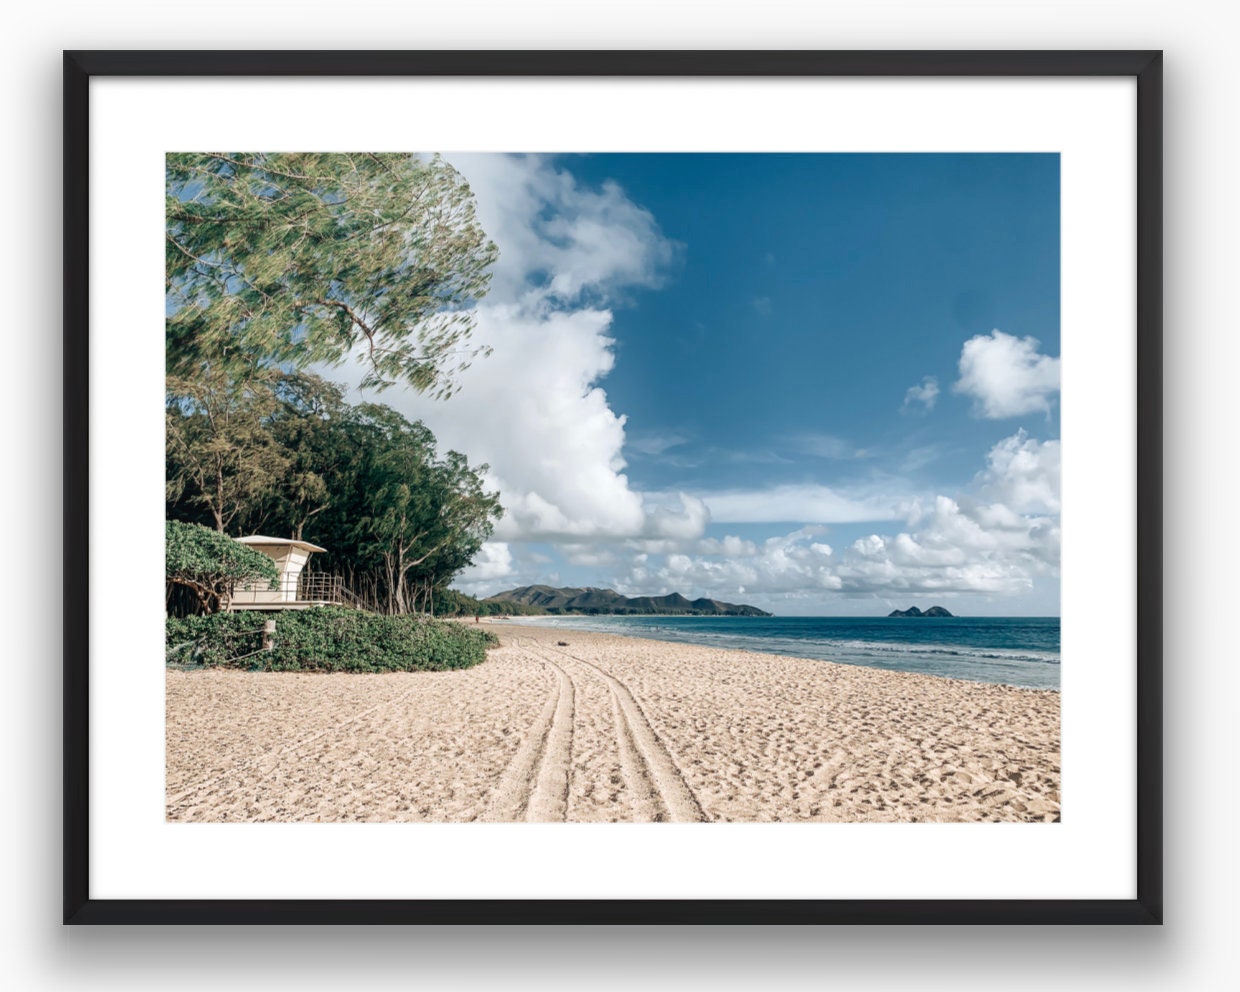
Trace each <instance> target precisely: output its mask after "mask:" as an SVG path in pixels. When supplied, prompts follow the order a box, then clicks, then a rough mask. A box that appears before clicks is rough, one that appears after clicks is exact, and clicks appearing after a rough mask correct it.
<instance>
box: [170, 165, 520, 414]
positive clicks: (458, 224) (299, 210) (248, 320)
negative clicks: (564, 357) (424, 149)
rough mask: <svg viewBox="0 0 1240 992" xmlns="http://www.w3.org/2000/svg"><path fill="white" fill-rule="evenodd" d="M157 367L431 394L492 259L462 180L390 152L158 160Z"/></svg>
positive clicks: (463, 346)
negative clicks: (347, 377) (163, 314)
mask: <svg viewBox="0 0 1240 992" xmlns="http://www.w3.org/2000/svg"><path fill="white" fill-rule="evenodd" d="M165 180H166V189H167V194H166V205H165V212H166V222H167V232H166V245H165V248H166V252H165V259H166V271H167V285H166V298H167V303H166V311H167V313H168V316H167V347H168V372H169V374H170V375H175V376H180V377H183V378H192V377H196V376H197V375H198V374H199V371H200V370H201V369H202V368H203V367H204V365H205V364H206V363H208V362H211V361H217V362H218V361H231V360H234V359H237V358H238V357H241V358H242V359H243V360H244V361H251V362H258V363H259V364H262V365H267V366H273V365H274V366H281V367H293V368H304V367H305V366H306V365H308V364H310V363H329V364H338V363H340V362H341V361H343V360H344V359H345V358H346V357H347V356H348V355H349V354H350V353H351V352H352V351H353V350H354V349H357V350H358V351H359V352H360V353H361V354H362V355H364V356H365V359H366V361H367V364H368V373H367V376H366V384H367V385H372V386H384V385H390V384H391V383H393V382H396V381H403V382H405V383H407V384H409V385H412V386H413V387H414V388H416V389H418V390H419V391H429V392H430V393H431V394H432V395H434V396H447V395H449V394H450V393H451V392H452V391H453V390H454V388H455V375H456V373H458V372H459V371H461V370H462V369H464V368H466V367H467V366H468V364H469V362H470V361H471V360H472V359H473V358H474V357H475V356H477V355H478V354H480V353H485V351H486V349H485V348H476V347H475V348H471V347H469V345H468V338H469V336H470V334H471V332H472V329H473V324H474V315H473V307H474V303H475V302H476V301H477V300H478V299H479V298H480V297H482V296H483V295H485V293H486V291H487V289H488V286H489V283H490V278H491V277H490V267H491V265H492V264H493V263H494V261H495V259H496V257H497V251H496V248H495V246H494V244H492V243H491V242H489V241H488V240H487V238H486V235H485V234H484V232H483V230H482V228H481V227H480V226H479V225H478V222H477V220H476V217H475V213H474V199H473V194H472V193H471V192H470V189H469V186H468V185H467V184H466V182H465V180H464V179H463V178H462V176H461V175H460V174H459V173H458V172H456V171H455V170H454V169H453V168H452V167H451V166H450V165H448V164H447V163H446V162H444V161H443V160H442V159H440V158H438V157H435V158H433V159H431V160H429V161H425V160H422V159H419V158H415V157H413V156H410V155H401V154H371V153H350V154H259V153H210V154H181V153H177V154H169V155H168V156H167V158H166V161H165Z"/></svg>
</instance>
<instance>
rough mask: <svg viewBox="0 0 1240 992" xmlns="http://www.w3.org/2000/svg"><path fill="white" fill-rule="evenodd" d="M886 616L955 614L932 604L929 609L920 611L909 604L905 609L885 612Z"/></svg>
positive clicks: (945, 615)
mask: <svg viewBox="0 0 1240 992" xmlns="http://www.w3.org/2000/svg"><path fill="white" fill-rule="evenodd" d="M887 616H888V617H950V616H955V614H954V613H948V612H947V611H946V610H945V609H943V607H941V606H932V607H930V609H928V610H926V612H925V613H922V612H921V610H919V609H917V607H916V606H910V607H909V608H908V609H907V610H892V611H891V612H890V613H888V614H887Z"/></svg>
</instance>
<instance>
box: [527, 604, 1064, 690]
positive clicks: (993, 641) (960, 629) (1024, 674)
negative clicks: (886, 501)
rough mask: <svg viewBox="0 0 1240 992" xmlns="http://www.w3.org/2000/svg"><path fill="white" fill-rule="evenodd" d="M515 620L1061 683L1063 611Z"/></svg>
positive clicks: (972, 676) (1047, 685)
mask: <svg viewBox="0 0 1240 992" xmlns="http://www.w3.org/2000/svg"><path fill="white" fill-rule="evenodd" d="M513 622H514V623H522V624H533V625H535V626H539V627H556V628H561V629H564V630H573V629H576V630H593V631H599V632H602V633H607V634H624V635H626V636H629V637H646V638H650V639H652V640H657V641H678V642H681V643H685V644H702V645H706V646H708V647H716V648H735V649H740V650H743V651H767V652H770V653H772V654H786V655H793V656H795V657H798V658H819V659H822V660H824V661H837V662H841V663H842V664H845V665H864V666H866V667H869V668H885V669H889V670H893V671H898V672H919V673H921V674H923V675H938V676H942V677H945V678H953V679H969V680H971V681H974V682H998V683H1001V684H1003V685H1016V686H1024V687H1027V688H1033V689H1058V688H1059V618H1058V617H950V618H949V617H942V618H934V619H898V618H894V617H893V618H885V617H884V618H878V617H656V616H642V617H607V616H601V617H598V616H593V617H523V618H521V619H519V620H514V621H513Z"/></svg>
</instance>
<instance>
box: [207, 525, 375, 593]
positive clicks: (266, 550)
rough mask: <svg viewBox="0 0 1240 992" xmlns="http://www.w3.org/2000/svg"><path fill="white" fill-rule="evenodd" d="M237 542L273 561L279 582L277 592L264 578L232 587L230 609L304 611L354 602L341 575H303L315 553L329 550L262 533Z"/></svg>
mask: <svg viewBox="0 0 1240 992" xmlns="http://www.w3.org/2000/svg"><path fill="white" fill-rule="evenodd" d="M234 540H236V541H237V542H238V543H239V544H244V545H246V546H247V547H251V548H253V549H254V550H255V551H259V552H261V553H262V554H265V555H266V556H267V557H268V558H270V559H271V560H272V561H274V562H275V563H276V571H277V572H278V573H279V579H278V581H277V582H276V588H274V589H272V588H270V586H269V584H268V583H267V582H265V581H263V580H261V579H259V580H255V581H254V582H246V583H238V584H237V585H236V586H235V587H234V588H233V591H232V597H231V598H230V600H229V603H228V609H229V610H234V611H235V610H304V609H307V608H308V607H311V606H330V605H332V604H345V603H346V602H351V600H352V597H350V596H349V595H348V593H347V591H346V590H345V588H344V580H343V579H342V578H341V577H340V576H338V575H323V574H316V573H306V574H304V575H303V574H302V570H303V569H304V568H305V567H306V562H308V561H309V560H310V556H311V555H312V554H314V553H315V552H316V551H320V552H322V551H326V550H327V549H326V548H320V547H319V546H318V545H317V544H311V543H310V542H309V541H299V540H296V539H294V538H285V537H264V536H263V535H261V534H255V535H253V536H252V537H238V538H234Z"/></svg>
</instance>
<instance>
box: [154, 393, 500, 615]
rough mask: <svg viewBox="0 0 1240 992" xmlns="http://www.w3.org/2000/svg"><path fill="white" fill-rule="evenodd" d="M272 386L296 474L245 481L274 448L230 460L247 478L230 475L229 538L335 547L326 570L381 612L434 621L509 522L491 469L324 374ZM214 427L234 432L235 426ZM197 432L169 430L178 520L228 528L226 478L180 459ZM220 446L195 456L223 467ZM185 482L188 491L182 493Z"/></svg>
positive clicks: (320, 561) (269, 421)
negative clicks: (219, 488)
mask: <svg viewBox="0 0 1240 992" xmlns="http://www.w3.org/2000/svg"><path fill="white" fill-rule="evenodd" d="M268 381H269V385H270V389H271V391H272V392H271V396H272V397H273V401H272V402H273V405H272V406H271V408H270V412H269V413H268V414H267V415H265V417H264V418H263V419H262V421H261V424H260V425H259V427H261V431H262V434H263V436H264V437H266V438H267V439H268V440H269V442H270V444H271V445H272V446H273V447H274V450H275V452H276V453H277V454H278V455H279V457H280V458H281V459H282V465H283V466H284V467H283V469H282V470H281V472H280V474H279V475H278V477H275V478H274V479H271V480H269V482H264V481H263V480H265V479H266V476H265V475H264V473H263V471H262V470H261V468H260V467H257V466H254V467H253V468H252V470H251V471H248V472H247V471H241V469H242V467H243V466H246V465H252V464H253V462H254V461H255V460H257V459H259V457H260V455H261V454H262V452H263V451H265V450H266V449H265V448H264V447H262V446H257V445H250V446H249V447H248V448H247V451H248V454H246V455H244V456H242V455H241V454H238V453H235V452H234V453H232V454H227V455H226V457H229V458H233V459H234V462H232V463H230V464H233V465H235V466H236V469H237V471H236V472H235V473H234V472H233V470H232V469H231V468H230V469H228V470H227V471H223V470H222V471H221V473H220V474H219V476H218V478H222V479H223V480H224V481H223V485H224V487H225V496H226V500H225V501H224V502H226V503H227V506H226V508H225V511H224V517H225V518H226V519H227V520H228V521H229V523H228V526H229V528H230V529H232V530H233V531H234V532H236V533H256V532H263V533H270V534H281V535H283V534H287V535H290V536H292V537H297V538H303V539H306V540H309V541H312V542H314V543H315V544H319V545H321V546H322V547H325V548H326V549H327V553H326V554H321V555H318V556H316V557H315V559H313V565H314V567H315V568H316V569H319V570H325V571H329V572H334V573H336V574H339V575H343V576H344V577H345V580H346V584H347V585H348V586H349V587H350V588H351V589H352V590H353V591H354V592H355V593H356V594H358V595H359V596H360V597H361V599H362V601H363V602H364V603H365V605H367V606H368V607H370V608H372V609H375V610H378V611H380V612H385V613H408V612H412V611H415V610H422V611H424V612H426V611H433V604H432V601H431V596H432V593H433V590H435V589H439V588H445V587H446V586H447V585H448V583H449V582H451V581H452V579H453V578H455V576H456V575H458V574H459V573H460V571H461V570H462V569H463V568H465V566H466V565H468V564H469V563H470V561H471V560H472V559H473V557H474V555H475V554H477V552H478V549H479V548H480V547H481V546H482V543H483V541H485V540H486V539H487V538H488V537H489V536H490V534H491V531H492V528H493V527H494V524H495V521H496V520H497V519H499V517H500V515H501V513H502V512H503V511H502V509H501V507H500V505H499V501H498V498H497V495H496V494H495V493H490V492H487V491H485V490H484V488H483V483H482V477H481V474H482V473H483V472H485V471H486V466H485V465H479V466H471V465H470V464H469V463H468V461H467V460H466V459H465V457H464V456H463V455H461V454H459V453H457V452H453V451H450V452H448V453H447V454H445V455H443V456H440V455H439V454H438V453H437V451H436V445H435V437H434V435H433V434H432V433H431V432H430V431H429V430H428V429H427V428H426V427H425V426H424V425H423V424H421V423H419V422H411V421H409V420H406V419H405V418H404V417H402V416H401V415H400V414H399V413H397V412H396V411H395V410H392V409H390V408H388V407H386V406H381V405H378V404H373V403H365V404H361V405H359V406H351V405H349V404H348V403H346V402H344V399H343V397H342V395H341V392H340V390H339V389H338V388H337V387H335V386H333V385H331V384H330V383H327V382H324V381H323V380H322V379H319V378H318V377H316V376H311V375H306V374H283V375H280V376H278V377H271V378H270V379H269V380H268ZM185 409H186V406H185V405H184V404H181V403H170V404H169V412H168V417H169V422H170V425H172V424H174V423H177V422H178V420H188V419H190V418H192V417H197V416H199V415H198V414H187V413H185ZM202 419H203V422H204V423H206V422H207V421H208V420H209V421H210V422H211V423H214V424H223V423H225V418H223V417H213V418H206V417H203V418H202ZM242 419H243V418H242ZM203 430H204V432H205V430H206V429H205V427H204V428H203ZM257 430H258V429H257V428H256V429H255V430H253V431H251V432H250V434H249V437H251V439H252V438H254V437H255V436H256V434H257ZM189 433H190V430H189V428H188V427H185V426H181V425H180V424H178V425H177V426H176V428H175V430H174V427H173V426H170V427H169V439H170V441H169V445H170V454H169V460H168V477H169V488H168V496H169V501H168V505H167V513H168V516H170V517H174V518H181V519H187V520H200V521H202V522H204V523H207V524H213V525H214V524H218V522H219V520H220V515H219V514H217V513H216V509H217V508H218V507H219V506H221V505H224V503H221V501H218V500H215V498H214V495H213V494H214V492H215V491H216V489H215V486H216V482H213V481H212V480H213V478H215V477H214V476H212V474H211V473H210V472H208V473H206V481H205V482H204V483H202V484H199V483H198V482H197V481H196V480H197V478H198V475H197V474H195V473H196V470H195V471H193V472H191V471H190V469H189V468H187V467H186V466H189V465H190V463H191V454H185V455H184V456H183V457H181V458H180V459H179V460H177V459H174V458H173V455H172V453H171V452H172V448H171V445H172V441H171V439H172V438H173V436H174V434H175V436H177V437H184V436H188V435H189ZM212 443H213V442H210V441H209V439H204V440H203V441H202V445H203V446H204V447H206V448H208V449H209V450H207V451H205V452H204V453H202V454H201V455H193V456H192V457H194V458H199V459H200V460H201V461H203V462H205V463H206V464H208V465H210V464H214V463H213V462H212V461H211V458H213V457H214V456H213V455H212V453H211V445H212ZM224 447H225V449H226V450H231V449H227V446H224ZM242 447H244V446H242ZM220 457H225V456H223V455H222V456H220ZM267 463H268V464H270V459H268V460H267ZM183 476H184V477H187V478H188V481H186V482H184V483H183V484H179V485H173V484H172V481H173V480H174V479H181V478H182V477H183ZM234 478H235V482H234V481H230V480H233V479H234ZM260 482H262V485H263V488H262V489H261V491H260V488H259V487H260Z"/></svg>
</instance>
